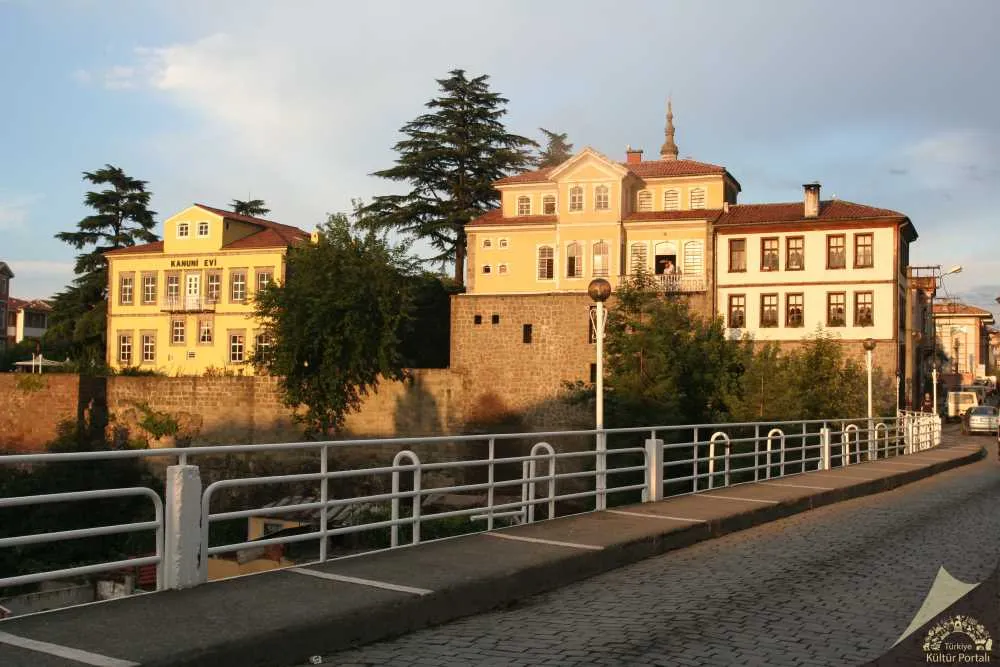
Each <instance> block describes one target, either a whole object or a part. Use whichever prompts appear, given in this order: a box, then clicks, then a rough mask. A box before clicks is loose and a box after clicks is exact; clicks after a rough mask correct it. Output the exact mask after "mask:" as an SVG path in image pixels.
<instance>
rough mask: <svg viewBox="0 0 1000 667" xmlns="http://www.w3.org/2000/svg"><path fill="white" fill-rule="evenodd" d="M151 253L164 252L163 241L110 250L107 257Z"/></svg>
mask: <svg viewBox="0 0 1000 667" xmlns="http://www.w3.org/2000/svg"><path fill="white" fill-rule="evenodd" d="M151 252H163V241H153V242H152V243H141V244H139V245H131V246H127V247H125V248H116V249H115V250H109V251H107V252H106V253H104V254H105V255H116V256H117V255H139V254H143V253H151Z"/></svg>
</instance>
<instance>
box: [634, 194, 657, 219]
mask: <svg viewBox="0 0 1000 667" xmlns="http://www.w3.org/2000/svg"><path fill="white" fill-rule="evenodd" d="M644 199H645V200H646V201H647V202H648V203H649V208H646V209H644V208H642V202H643V200H644ZM635 210H636V212H637V213H643V212H648V211H652V210H653V191H652V190H649V189H645V190H639V191H638V192H637V193H635Z"/></svg>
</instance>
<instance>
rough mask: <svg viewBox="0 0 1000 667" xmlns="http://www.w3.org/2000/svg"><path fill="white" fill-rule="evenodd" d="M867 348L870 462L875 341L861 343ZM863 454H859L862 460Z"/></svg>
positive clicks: (867, 339)
mask: <svg viewBox="0 0 1000 667" xmlns="http://www.w3.org/2000/svg"><path fill="white" fill-rule="evenodd" d="M861 344H862V346H864V348H865V368H866V369H867V370H868V460H869V461H870V460H872V458H873V456H872V454H873V451H872V431H873V430H874V429H875V422H874V421H872V351H873V350H874V349H875V339H874V338H866V339H865V340H864V342H862V343H861ZM860 456H861V452H858V457H859V458H860Z"/></svg>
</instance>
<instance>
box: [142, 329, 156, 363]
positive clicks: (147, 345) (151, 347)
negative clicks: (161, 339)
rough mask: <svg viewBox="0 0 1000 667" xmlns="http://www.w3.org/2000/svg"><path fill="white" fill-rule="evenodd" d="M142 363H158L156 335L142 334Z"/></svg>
mask: <svg viewBox="0 0 1000 667" xmlns="http://www.w3.org/2000/svg"><path fill="white" fill-rule="evenodd" d="M142 361H143V363H155V362H156V334H155V333H144V334H142Z"/></svg>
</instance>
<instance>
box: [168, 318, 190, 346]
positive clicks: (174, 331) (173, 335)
mask: <svg viewBox="0 0 1000 667" xmlns="http://www.w3.org/2000/svg"><path fill="white" fill-rule="evenodd" d="M178 322H179V323H180V325H181V326H180V327H179V328H178V327H177V324H178ZM186 342H187V318H186V317H173V318H171V319H170V344H171V345H184V344H185V343H186Z"/></svg>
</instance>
